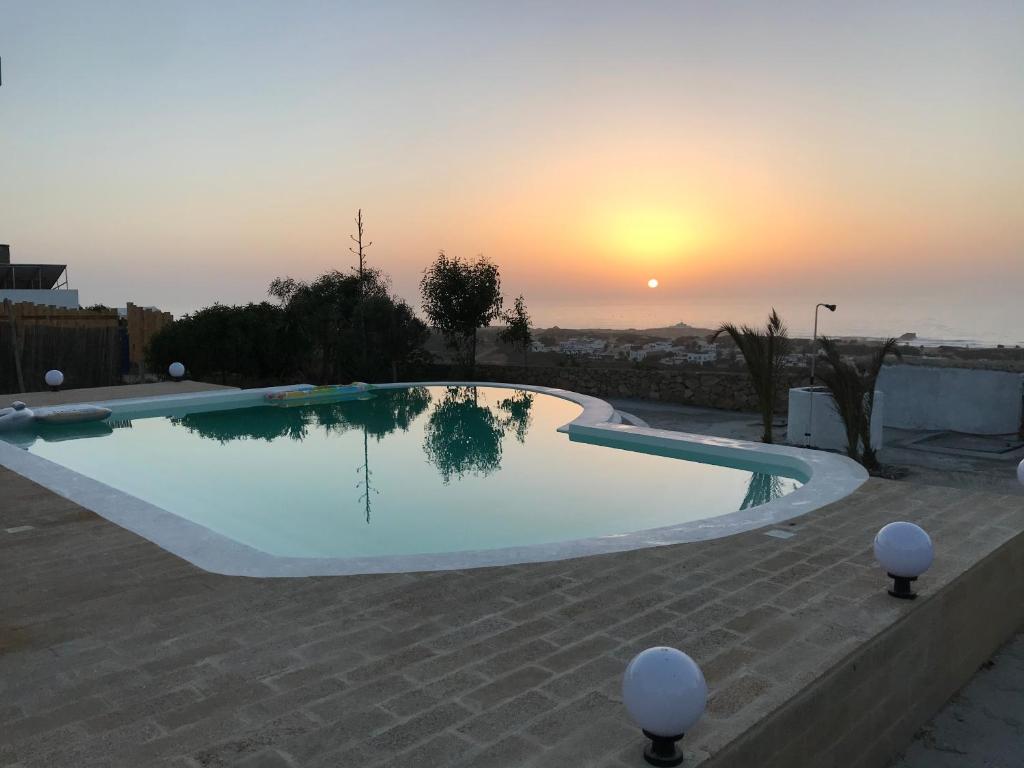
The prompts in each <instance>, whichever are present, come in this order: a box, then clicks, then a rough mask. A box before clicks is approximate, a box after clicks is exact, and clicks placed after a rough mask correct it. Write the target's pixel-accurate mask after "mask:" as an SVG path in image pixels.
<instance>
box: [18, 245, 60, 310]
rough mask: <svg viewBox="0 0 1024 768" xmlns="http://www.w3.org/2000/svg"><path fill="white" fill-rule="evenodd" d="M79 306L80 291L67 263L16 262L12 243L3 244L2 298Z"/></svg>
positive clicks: (32, 302)
mask: <svg viewBox="0 0 1024 768" xmlns="http://www.w3.org/2000/svg"><path fill="white" fill-rule="evenodd" d="M5 299H9V300H10V301H12V302H14V303H16V304H17V303H22V302H28V303H31V304H45V305H48V306H56V307H64V308H68V309H76V308H77V307H78V291H77V290H73V289H72V288H71V287H70V284H69V282H68V266H67V264H13V263H11V246H9V245H0V301H3V300H5Z"/></svg>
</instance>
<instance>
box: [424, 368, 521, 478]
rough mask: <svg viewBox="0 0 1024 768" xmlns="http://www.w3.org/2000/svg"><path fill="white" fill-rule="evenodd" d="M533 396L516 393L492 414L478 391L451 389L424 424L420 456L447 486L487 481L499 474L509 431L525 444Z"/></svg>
mask: <svg viewBox="0 0 1024 768" xmlns="http://www.w3.org/2000/svg"><path fill="white" fill-rule="evenodd" d="M532 406H533V395H532V394H530V393H529V392H518V393H516V394H515V395H513V396H512V397H508V398H505V399H504V400H502V401H500V402H499V403H498V405H497V409H496V410H495V409H492V408H491V407H489V406H488V405H487V404H486V403H482V402H481V398H480V393H479V392H478V391H477V388H476V387H449V388H448V391H447V392H446V393H445V396H444V399H443V400H441V401H440V402H439V403H437V404H436V405H435V406H434V410H433V411H432V412H431V414H430V418H429V419H428V420H427V425H426V429H425V433H426V434H425V438H424V441H423V452H424V453H425V454H426V455H427V459H428V460H429V461H430V463H432V464H433V465H434V466H435V467H437V469H438V471H439V472H440V473H441V479H442V480H443V481H444V483H445V484H446V485H447V484H448V483H450V482H451V480H452V478H453V477H455V478H462V477H463V476H465V475H467V474H471V475H477V476H480V477H486V476H487V475H489V474H491V473H492V472H494V471H496V470H498V469H500V468H501V455H502V440H503V439H504V438H505V436H506V434H507V433H508V432H509V431H510V430H511V432H512V434H513V435H514V436H515V438H516V440H518V441H519V442H520V443H523V442H525V441H526V433H527V430H528V429H529V426H530V409H531V407H532Z"/></svg>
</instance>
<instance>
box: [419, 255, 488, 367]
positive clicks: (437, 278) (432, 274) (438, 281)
mask: <svg viewBox="0 0 1024 768" xmlns="http://www.w3.org/2000/svg"><path fill="white" fill-rule="evenodd" d="M420 292H421V294H422V297H423V311H424V312H426V314H427V318H428V319H429V321H430V324H431V325H432V326H433V327H434V328H436V329H437V330H438V331H440V332H441V333H442V334H443V335H444V337H445V341H446V342H447V344H448V347H449V348H450V349H452V350H454V351H455V352H456V353H457V354H458V355H459V356H460V357H461V358H462V362H463V364H464V365H465V367H466V370H467V371H468V372H469V373H470V374H472V372H473V369H474V367H475V364H476V332H477V329H478V328H486V327H487V326H489V325H490V324H491V321H493V320H495V319H496V318H497V317H499V316H500V315H501V305H502V299H501V275H500V274H499V272H498V267H497V266H495V265H494V264H492V263H491V262H490V261H488V260H487V259H485V258H484V257H483V256H480V257H478V258H477V260H476V261H474V262H470V261H464V260H462V259H460V258H458V257H451V256H448V255H447V254H446V253H445V252H444V251H441V252H440V253H439V254H438V256H437V258H436V259H435V260H434V262H433V263H432V264H431V265H430V266H429V267H427V269H426V270H425V271H424V273H423V279H422V280H421V281H420Z"/></svg>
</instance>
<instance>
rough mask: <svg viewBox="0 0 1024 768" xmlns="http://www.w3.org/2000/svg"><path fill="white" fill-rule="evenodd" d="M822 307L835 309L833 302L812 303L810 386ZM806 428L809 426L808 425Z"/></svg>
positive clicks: (812, 384)
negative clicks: (812, 333) (812, 334)
mask: <svg viewBox="0 0 1024 768" xmlns="http://www.w3.org/2000/svg"><path fill="white" fill-rule="evenodd" d="M822 307H824V308H825V309H827V310H828V311H829V312H835V311H836V305H835V304H815V305H814V338H813V339H811V386H812V387H813V386H814V361H815V360H817V359H818V310H819V309H821V308H822ZM808 429H810V427H809V426H808Z"/></svg>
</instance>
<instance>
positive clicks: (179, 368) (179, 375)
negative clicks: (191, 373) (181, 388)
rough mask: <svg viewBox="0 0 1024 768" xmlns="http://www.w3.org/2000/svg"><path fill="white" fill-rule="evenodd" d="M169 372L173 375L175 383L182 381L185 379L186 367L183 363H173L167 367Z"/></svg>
mask: <svg viewBox="0 0 1024 768" xmlns="http://www.w3.org/2000/svg"><path fill="white" fill-rule="evenodd" d="M167 372H168V373H169V374H170V375H171V378H172V379H174V380H175V381H181V380H182V379H183V378H185V366H184V365H182V364H181V363H171V364H170V365H169V366H167Z"/></svg>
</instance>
